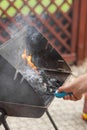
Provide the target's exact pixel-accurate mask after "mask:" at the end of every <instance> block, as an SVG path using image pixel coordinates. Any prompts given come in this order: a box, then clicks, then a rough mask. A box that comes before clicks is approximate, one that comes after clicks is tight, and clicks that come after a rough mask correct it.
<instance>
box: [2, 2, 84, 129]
mask: <svg viewBox="0 0 87 130" xmlns="http://www.w3.org/2000/svg"><path fill="white" fill-rule="evenodd" d="M27 25H31V26H34V27H35V28H36V29H37V30H38V31H40V32H41V33H42V34H43V36H44V37H45V38H46V39H47V40H48V42H49V43H50V44H51V45H52V46H53V48H55V49H56V51H57V52H59V53H60V54H61V55H62V57H63V58H64V59H65V60H66V62H67V63H68V64H69V65H70V66H71V65H73V66H71V69H72V71H73V72H74V74H75V75H76V76H77V77H78V76H80V75H81V74H83V73H86V72H87V60H86V58H87V0H0V45H2V44H6V41H8V40H9V39H11V38H12V37H14V36H15V34H16V33H17V32H18V31H20V30H21V29H22V28H23V27H25V26H27ZM14 44H15V43H14ZM78 65H79V66H78ZM74 78H75V77H73V76H72V77H71V78H70V79H69V81H72V80H73V79H74ZM83 106H84V98H83V99H82V100H81V101H78V102H70V101H68V102H66V101H63V100H62V99H54V102H53V103H52V104H51V106H50V107H49V111H50V113H51V115H52V117H53V119H54V121H55V123H56V124H57V126H58V127H59V130H66V129H68V130H84V129H87V125H86V122H84V121H83V119H82V118H81V115H82V111H83ZM7 121H8V122H9V124H10V127H11V130H29V129H32V130H39V129H42V130H44V129H46V130H53V129H54V128H53V126H52V125H51V123H50V121H49V119H48V117H47V116H46V115H45V114H44V116H43V117H41V118H40V119H24V118H15V117H8V118H7ZM1 129H2V130H3V127H2V126H1Z"/></svg>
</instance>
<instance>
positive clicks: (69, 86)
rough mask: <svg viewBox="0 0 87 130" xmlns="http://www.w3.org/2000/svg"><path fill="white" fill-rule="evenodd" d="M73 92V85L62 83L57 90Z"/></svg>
mask: <svg viewBox="0 0 87 130" xmlns="http://www.w3.org/2000/svg"><path fill="white" fill-rule="evenodd" d="M63 91H64V92H67V93H68V92H73V86H72V85H63V86H61V87H59V89H58V92H63Z"/></svg>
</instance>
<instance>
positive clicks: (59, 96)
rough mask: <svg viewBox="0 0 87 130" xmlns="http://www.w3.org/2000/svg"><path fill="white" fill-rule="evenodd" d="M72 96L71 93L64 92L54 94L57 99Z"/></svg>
mask: <svg viewBox="0 0 87 130" xmlns="http://www.w3.org/2000/svg"><path fill="white" fill-rule="evenodd" d="M72 94H73V93H72V92H69V93H66V92H58V91H56V92H55V93H54V96H55V97H57V98H63V97H65V96H67V95H70V96H71V95H72Z"/></svg>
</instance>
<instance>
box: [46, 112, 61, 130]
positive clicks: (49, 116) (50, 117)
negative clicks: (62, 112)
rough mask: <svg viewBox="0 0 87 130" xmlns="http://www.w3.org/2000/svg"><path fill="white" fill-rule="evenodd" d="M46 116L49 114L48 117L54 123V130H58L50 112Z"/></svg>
mask: <svg viewBox="0 0 87 130" xmlns="http://www.w3.org/2000/svg"><path fill="white" fill-rule="evenodd" d="M46 114H47V116H48V118H49V120H50V122H51V123H52V125H53V127H54V129H55V130H58V128H57V126H56V124H55V122H54V121H53V119H52V116H51V115H50V113H49V112H48V110H47V111H46Z"/></svg>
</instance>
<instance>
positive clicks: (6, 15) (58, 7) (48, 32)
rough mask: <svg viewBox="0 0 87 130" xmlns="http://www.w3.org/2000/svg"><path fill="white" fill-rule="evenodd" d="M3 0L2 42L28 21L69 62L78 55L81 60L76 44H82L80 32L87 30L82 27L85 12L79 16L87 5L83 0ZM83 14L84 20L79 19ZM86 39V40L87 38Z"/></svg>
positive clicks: (0, 5)
mask: <svg viewBox="0 0 87 130" xmlns="http://www.w3.org/2000/svg"><path fill="white" fill-rule="evenodd" d="M5 2H6V3H3V1H2V0H0V43H1V44H2V43H4V42H5V41H7V40H8V39H10V38H11V37H12V36H13V35H14V34H15V33H16V32H17V31H18V30H20V29H21V28H22V27H23V26H25V24H27V25H28V24H29V25H33V26H35V27H36V28H37V29H38V30H39V31H40V32H41V33H42V34H43V35H44V36H45V37H46V38H47V39H48V41H49V43H51V44H52V46H53V47H54V48H55V49H56V50H57V51H58V52H59V53H60V54H62V56H63V57H64V58H65V60H67V61H68V62H74V61H76V60H77V58H78V60H82V59H83V56H81V54H80V52H79V51H78V49H77V47H78V48H81V46H83V44H84V43H82V45H81V42H80V41H81V37H80V35H81V34H80V33H81V31H82V32H84V33H86V32H87V29H86V30H85V31H86V32H85V31H84V29H83V30H82V28H83V26H84V25H82V20H83V21H84V23H83V24H85V14H84V16H81V15H82V14H83V12H84V13H85V11H86V8H87V7H86V5H87V1H86V0H46V1H45V0H23V1H22V0H20V2H19V3H18V0H7V1H5ZM3 5H5V6H3ZM81 6H82V7H81ZM84 6H85V8H84ZM82 17H83V18H84V19H81V18H82ZM79 20H80V22H79ZM86 20H87V19H86ZM80 25H81V26H80ZM84 28H85V27H84ZM86 34H87V33H86ZM83 35H84V34H83ZM78 38H79V40H78ZM85 39H86V43H87V38H85ZM82 41H83V39H82ZM79 45H80V46H79ZM85 48H87V44H85ZM81 49H82V48H81ZM85 54H87V52H86V51H85ZM77 56H78V57H77Z"/></svg>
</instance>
